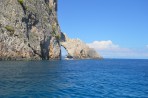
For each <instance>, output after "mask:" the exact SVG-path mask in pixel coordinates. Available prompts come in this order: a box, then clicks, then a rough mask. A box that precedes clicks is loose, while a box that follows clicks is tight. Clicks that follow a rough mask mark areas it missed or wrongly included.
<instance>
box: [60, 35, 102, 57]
mask: <svg viewBox="0 0 148 98" xmlns="http://www.w3.org/2000/svg"><path fill="white" fill-rule="evenodd" d="M61 46H63V47H64V48H65V49H66V51H67V53H68V56H67V58H73V59H86V58H92V59H102V57H101V56H100V55H99V54H98V53H97V52H96V51H95V50H94V49H93V48H89V46H88V45H86V44H85V43H84V42H82V41H81V40H80V39H70V38H69V37H68V36H67V35H66V34H64V33H62V34H61Z"/></svg>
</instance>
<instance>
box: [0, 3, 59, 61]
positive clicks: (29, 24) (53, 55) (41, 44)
mask: <svg viewBox="0 0 148 98" xmlns="http://www.w3.org/2000/svg"><path fill="white" fill-rule="evenodd" d="M0 7H1V8H0V60H42V59H46V60H48V59H60V57H61V53H60V51H61V50H60V43H59V36H60V34H61V33H60V28H59V25H58V21H57V14H56V13H57V0H1V1H0Z"/></svg>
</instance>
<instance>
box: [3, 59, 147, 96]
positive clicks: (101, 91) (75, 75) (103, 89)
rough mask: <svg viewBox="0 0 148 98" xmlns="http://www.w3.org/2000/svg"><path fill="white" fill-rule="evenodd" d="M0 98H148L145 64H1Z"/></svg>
mask: <svg viewBox="0 0 148 98" xmlns="http://www.w3.org/2000/svg"><path fill="white" fill-rule="evenodd" d="M0 98H148V60H142V59H141V60H140V59H139V60H138V59H104V60H68V61H66V60H61V61H0Z"/></svg>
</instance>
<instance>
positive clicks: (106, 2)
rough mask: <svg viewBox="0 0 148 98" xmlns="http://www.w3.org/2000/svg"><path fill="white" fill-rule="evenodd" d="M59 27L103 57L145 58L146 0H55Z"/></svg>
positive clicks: (147, 47)
mask: <svg viewBox="0 0 148 98" xmlns="http://www.w3.org/2000/svg"><path fill="white" fill-rule="evenodd" d="M58 1H59V4H58V19H59V24H60V26H61V30H62V31H63V32H65V33H66V34H67V35H69V37H71V38H80V39H81V40H83V41H84V42H86V43H87V44H88V45H89V46H90V47H92V48H95V49H96V50H97V51H98V52H99V53H100V54H101V55H102V56H103V57H105V58H147V59H148V6H147V5H148V0H58Z"/></svg>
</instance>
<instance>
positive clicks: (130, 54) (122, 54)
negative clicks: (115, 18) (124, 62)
mask: <svg viewBox="0 0 148 98" xmlns="http://www.w3.org/2000/svg"><path fill="white" fill-rule="evenodd" d="M88 45H89V47H91V48H94V49H96V50H97V51H98V52H99V53H100V54H101V55H102V56H103V57H107V58H108V57H109V58H148V51H146V50H144V49H141V50H137V49H129V48H123V47H120V46H119V45H117V44H114V43H113V42H112V41H111V40H107V41H94V42H92V43H88ZM147 48H148V45H147Z"/></svg>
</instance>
